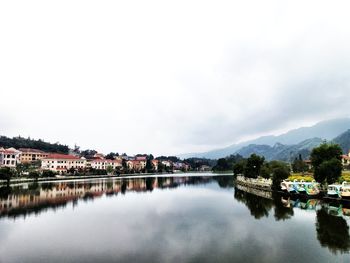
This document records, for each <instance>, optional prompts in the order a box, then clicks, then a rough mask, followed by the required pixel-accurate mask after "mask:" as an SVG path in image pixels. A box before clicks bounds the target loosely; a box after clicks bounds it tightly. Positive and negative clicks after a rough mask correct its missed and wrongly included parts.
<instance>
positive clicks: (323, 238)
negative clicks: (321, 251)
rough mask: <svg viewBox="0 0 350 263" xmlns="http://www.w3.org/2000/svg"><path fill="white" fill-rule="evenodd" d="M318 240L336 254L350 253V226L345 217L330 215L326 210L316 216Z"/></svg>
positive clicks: (323, 209)
mask: <svg viewBox="0 0 350 263" xmlns="http://www.w3.org/2000/svg"><path fill="white" fill-rule="evenodd" d="M316 220H317V221H316V231H317V239H318V240H319V241H320V243H321V245H322V246H323V247H328V249H329V250H330V251H331V252H332V253H334V254H336V253H337V252H338V251H339V252H341V253H346V252H349V251H350V236H349V226H348V224H347V223H346V221H345V219H344V218H343V217H338V216H332V215H329V214H328V213H327V211H326V209H325V208H322V209H321V210H319V211H317V214H316Z"/></svg>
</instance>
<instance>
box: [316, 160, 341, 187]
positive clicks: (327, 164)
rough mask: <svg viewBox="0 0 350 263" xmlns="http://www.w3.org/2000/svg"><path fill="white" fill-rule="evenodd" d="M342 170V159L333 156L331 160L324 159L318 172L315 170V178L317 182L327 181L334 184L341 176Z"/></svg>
mask: <svg viewBox="0 0 350 263" xmlns="http://www.w3.org/2000/svg"><path fill="white" fill-rule="evenodd" d="M341 172H342V164H341V161H340V160H338V159H336V158H333V159H331V160H329V161H324V162H323V163H321V165H320V166H319V167H318V168H317V173H316V170H315V175H314V176H315V180H316V181H317V182H325V181H326V182H327V184H333V183H335V182H336V181H337V180H338V179H339V177H340V176H341Z"/></svg>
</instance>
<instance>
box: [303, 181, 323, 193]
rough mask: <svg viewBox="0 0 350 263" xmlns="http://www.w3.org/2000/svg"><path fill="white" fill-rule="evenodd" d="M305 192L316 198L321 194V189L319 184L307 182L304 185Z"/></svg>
mask: <svg viewBox="0 0 350 263" xmlns="http://www.w3.org/2000/svg"><path fill="white" fill-rule="evenodd" d="M302 185H303V187H304V189H305V192H306V194H307V195H309V196H316V195H318V194H319V193H320V189H319V187H318V184H317V183H316V182H307V183H303V184H302Z"/></svg>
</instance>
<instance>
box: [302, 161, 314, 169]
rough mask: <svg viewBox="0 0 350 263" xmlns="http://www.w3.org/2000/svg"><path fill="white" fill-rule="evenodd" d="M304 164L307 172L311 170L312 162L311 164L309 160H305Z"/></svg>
mask: <svg viewBox="0 0 350 263" xmlns="http://www.w3.org/2000/svg"><path fill="white" fill-rule="evenodd" d="M304 163H305V164H306V165H307V169H308V170H311V169H312V162H311V160H305V161H304Z"/></svg>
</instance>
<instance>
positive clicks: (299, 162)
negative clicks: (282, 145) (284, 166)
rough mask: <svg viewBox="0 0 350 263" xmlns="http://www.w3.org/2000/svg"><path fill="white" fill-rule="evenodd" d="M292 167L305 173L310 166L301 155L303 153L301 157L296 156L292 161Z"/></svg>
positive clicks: (297, 171) (294, 170)
mask: <svg viewBox="0 0 350 263" xmlns="http://www.w3.org/2000/svg"><path fill="white" fill-rule="evenodd" d="M292 169H293V172H295V173H304V172H307V170H308V166H307V164H306V163H305V162H304V161H303V158H302V157H301V154H299V158H295V159H294V161H293V163H292Z"/></svg>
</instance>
